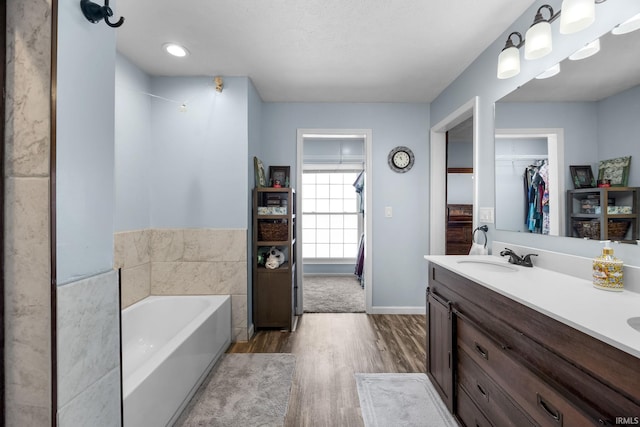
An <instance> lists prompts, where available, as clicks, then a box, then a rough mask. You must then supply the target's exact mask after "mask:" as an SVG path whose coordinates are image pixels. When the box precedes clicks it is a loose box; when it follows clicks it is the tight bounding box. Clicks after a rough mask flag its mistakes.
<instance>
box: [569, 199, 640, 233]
mask: <svg viewBox="0 0 640 427" xmlns="http://www.w3.org/2000/svg"><path fill="white" fill-rule="evenodd" d="M639 189H640V188H639V187H603V188H581V189H577V190H568V191H567V214H566V215H567V232H566V235H567V236H568V237H579V238H585V237H586V238H591V239H594V240H617V241H622V242H632V243H635V241H636V240H638V239H640V215H639V214H638V209H639V196H638V194H639V192H638V190H639ZM623 206H624V207H626V208H627V209H630V212H625V213H620V212H618V211H615V212H609V208H610V207H611V208H612V209H619V208H621V207H623ZM610 223H625V224H627V225H626V227H627V231H626V233H625V234H624V236H622V237H620V236H616V235H613V233H611V230H610ZM584 224H588V225H590V226H591V227H593V226H595V227H596V228H595V229H596V230H598V229H599V231H600V233H599V235H594V234H590V235H587V236H585V235H584V233H583V234H582V235H581V234H580V232H579V229H580V228H581V227H583V226H584Z"/></svg>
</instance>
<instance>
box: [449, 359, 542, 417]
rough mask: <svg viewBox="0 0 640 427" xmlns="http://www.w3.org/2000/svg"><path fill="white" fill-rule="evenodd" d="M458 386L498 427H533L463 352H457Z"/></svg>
mask: <svg viewBox="0 0 640 427" xmlns="http://www.w3.org/2000/svg"><path fill="white" fill-rule="evenodd" d="M458 384H459V385H460V386H461V387H462V388H464V389H465V392H466V393H467V395H468V396H469V397H471V399H472V400H473V401H474V402H475V403H476V406H478V408H480V410H481V411H482V412H483V413H485V414H487V417H488V418H489V419H490V420H491V421H492V422H493V424H495V425H498V426H513V427H525V426H535V425H536V424H534V423H533V422H531V420H529V418H528V417H527V416H526V415H525V414H524V413H523V412H522V410H521V409H520V408H518V407H517V406H516V405H515V404H514V403H513V402H512V401H511V399H509V397H507V395H506V394H505V393H504V392H503V391H502V390H501V389H500V387H498V386H497V385H496V384H495V383H494V382H493V381H492V380H491V379H490V378H489V376H488V375H487V374H486V373H485V372H483V371H482V369H480V367H479V366H478V365H477V364H476V363H475V362H474V361H473V360H472V359H471V357H470V356H469V355H468V354H467V353H466V352H465V351H464V350H460V351H459V352H458Z"/></svg>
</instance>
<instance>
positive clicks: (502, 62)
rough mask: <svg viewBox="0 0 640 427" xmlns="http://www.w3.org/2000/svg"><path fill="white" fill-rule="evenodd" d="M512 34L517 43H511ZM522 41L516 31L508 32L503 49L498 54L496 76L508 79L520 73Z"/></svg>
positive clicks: (520, 35)
mask: <svg viewBox="0 0 640 427" xmlns="http://www.w3.org/2000/svg"><path fill="white" fill-rule="evenodd" d="M513 36H516V37H518V43H517V44H515V43H513V40H512V39H511V38H512V37H513ZM523 43H524V40H523V39H522V34H520V33H519V32H517V31H514V32H513V33H511V34H509V37H507V42H506V43H505V45H504V49H502V52H500V56H498V78H499V79H508V78H509V77H513V76H516V75H518V74H519V73H520V46H522V44H523Z"/></svg>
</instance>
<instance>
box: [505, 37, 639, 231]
mask: <svg viewBox="0 0 640 427" xmlns="http://www.w3.org/2000/svg"><path fill="white" fill-rule="evenodd" d="M599 42H600V50H599V52H598V53H596V54H594V55H592V56H590V57H587V58H584V59H581V60H572V59H570V58H567V59H565V60H564V61H562V62H561V63H560V72H559V73H558V74H556V75H554V76H552V77H549V78H544V79H541V78H537V79H533V80H531V81H529V82H528V83H526V84H525V85H523V86H521V87H519V88H518V89H517V90H515V91H513V92H512V93H510V94H508V95H507V96H505V97H504V98H502V99H500V100H499V101H498V102H497V103H496V106H495V126H496V138H495V154H496V163H495V165H496V166H495V174H496V175H495V176H496V180H495V181H496V189H495V190H496V198H495V200H496V215H495V221H496V223H495V224H496V229H498V230H505V231H513V232H522V233H537V234H542V235H550V236H564V237H583V238H584V237H585V236H584V235H580V236H577V235H576V231H575V229H574V228H575V226H574V225H573V223H572V222H571V218H569V221H568V220H567V216H568V215H570V213H571V212H570V211H572V208H571V205H570V204H567V197H568V193H567V191H568V190H573V189H574V187H575V185H574V183H573V180H572V175H571V172H570V166H572V165H576V166H588V167H590V168H591V170H592V173H593V175H594V177H595V179H596V180H597V179H598V168H599V163H600V162H601V161H604V160H608V159H615V158H619V157H627V156H631V163H630V167H629V174H628V184H627V185H628V186H629V187H640V61H638V53H639V47H640V31H634V32H630V33H627V34H620V35H614V34H612V33H610V32H609V33H606V34H605V35H603V36H601V37H600V39H599ZM572 56H573V55H572ZM527 176H528V178H529V184H530V183H531V182H532V181H533V180H535V179H539V178H540V176H543V177H544V179H545V181H546V183H547V186H546V194H544V193H543V194H540V195H539V199H537V200H539V201H540V202H541V208H540V210H536V211H534V212H532V206H531V203H530V200H531V199H530V198H529V197H530V196H531V195H532V194H531V186H530V185H528V184H527V182H526V179H525V177H527ZM536 197H538V195H534V198H536ZM636 203H637V202H636ZM622 204H624V205H632V204H633V201H632V200H627V201H624V202H623V203H622ZM533 209H538V208H537V207H534V208H533ZM634 209H635V210H634V215H638V214H639V212H638V206H635V207H634ZM537 212H539V213H540V214H537ZM636 224H637V223H636ZM637 233H638V231H637V226H636V231H635V232H632V231H629V232H628V233H627V234H626V235H625V237H624V238H620V239H614V240H620V241H623V240H624V241H626V242H629V243H636V239H637V238H638V237H636V236H637Z"/></svg>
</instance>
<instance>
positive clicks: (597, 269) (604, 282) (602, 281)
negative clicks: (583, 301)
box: [593, 240, 624, 292]
mask: <svg viewBox="0 0 640 427" xmlns="http://www.w3.org/2000/svg"><path fill="white" fill-rule="evenodd" d="M600 243H604V248H603V249H602V255H601V256H599V257H596V258H594V260H593V286H595V287H596V288H598V289H604V290H605V291H618V292H619V291H622V290H623V288H624V284H623V280H622V269H623V262H622V260H620V259H618V258H616V257H614V256H613V248H612V247H610V246H609V243H611V240H605V241H603V242H600Z"/></svg>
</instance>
